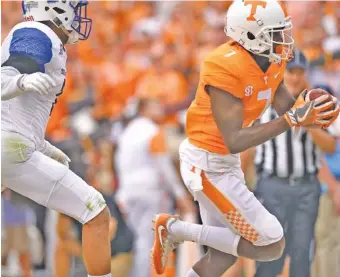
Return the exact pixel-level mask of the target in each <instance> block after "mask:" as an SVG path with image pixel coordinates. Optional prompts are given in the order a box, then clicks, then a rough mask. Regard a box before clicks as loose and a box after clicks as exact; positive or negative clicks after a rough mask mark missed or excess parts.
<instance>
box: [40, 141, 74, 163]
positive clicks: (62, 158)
mask: <svg viewBox="0 0 340 277" xmlns="http://www.w3.org/2000/svg"><path fill="white" fill-rule="evenodd" d="M41 152H42V153H43V154H44V155H46V156H48V157H50V158H51V159H53V160H56V161H57V162H59V163H61V164H63V165H66V166H67V167H69V163H70V162H71V159H70V158H69V157H68V156H67V155H66V154H65V153H64V152H63V151H61V150H60V149H58V148H57V147H55V146H53V145H52V144H50V143H49V142H48V141H46V140H45V145H44V147H43V149H42V150H41Z"/></svg>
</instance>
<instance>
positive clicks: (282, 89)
mask: <svg viewBox="0 0 340 277" xmlns="http://www.w3.org/2000/svg"><path fill="white" fill-rule="evenodd" d="M294 103H295V99H294V97H293V96H292V94H291V93H290V92H289V91H288V89H287V88H286V86H285V84H284V83H283V82H282V83H281V84H280V85H279V87H278V88H277V90H276V93H275V97H274V101H273V104H272V106H273V108H274V109H275V111H276V112H277V114H278V115H280V116H281V115H284V114H285V113H286V112H287V111H289V110H290V109H291V108H292V107H293V106H294Z"/></svg>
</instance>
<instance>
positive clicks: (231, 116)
mask: <svg viewBox="0 0 340 277" xmlns="http://www.w3.org/2000/svg"><path fill="white" fill-rule="evenodd" d="M207 89H208V92H209V94H210V99H211V105H212V112H213V115H214V118H215V121H216V124H217V126H218V128H219V130H220V132H221V134H222V137H223V140H224V142H225V144H226V146H227V147H228V148H229V150H230V152H231V153H233V154H234V153H240V152H242V151H245V150H246V149H248V148H250V147H254V146H257V145H260V144H262V143H264V142H266V141H267V140H270V139H272V138H274V137H276V136H278V135H280V134H281V133H283V132H285V131H287V130H288V129H289V128H290V126H289V124H288V122H287V121H286V119H285V118H284V117H283V116H281V117H279V118H277V119H274V120H272V121H270V122H268V123H264V124H260V125H256V126H251V127H248V128H242V124H243V120H244V107H243V103H242V100H241V99H238V98H236V97H234V96H233V95H231V94H230V93H227V92H225V91H222V90H220V89H217V88H214V87H208V88H207Z"/></svg>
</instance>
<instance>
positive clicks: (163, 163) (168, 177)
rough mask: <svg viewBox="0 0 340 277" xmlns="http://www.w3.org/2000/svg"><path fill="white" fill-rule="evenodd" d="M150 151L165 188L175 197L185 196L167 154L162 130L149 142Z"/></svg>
mask: <svg viewBox="0 0 340 277" xmlns="http://www.w3.org/2000/svg"><path fill="white" fill-rule="evenodd" d="M150 153H151V155H152V157H153V158H154V162H155V163H154V164H155V166H156V167H157V169H158V171H159V172H160V173H161V176H162V177H163V181H164V183H163V184H164V185H165V186H166V187H165V190H166V191H168V192H169V193H171V194H172V195H173V196H175V198H182V197H184V196H185V190H184V188H183V186H182V185H181V182H180V180H179V178H178V176H177V172H176V170H175V167H174V165H173V163H172V160H171V158H170V156H169V154H168V148H167V145H166V140H165V136H164V134H163V133H162V132H159V133H157V134H156V135H155V136H154V137H153V138H152V139H151V142H150Z"/></svg>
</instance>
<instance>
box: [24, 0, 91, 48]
mask: <svg viewBox="0 0 340 277" xmlns="http://www.w3.org/2000/svg"><path fill="white" fill-rule="evenodd" d="M87 5H88V1H86V0H78V1H70V0H45V1H39V0H38V1H29V0H24V1H22V8H23V13H24V20H25V21H38V22H40V21H50V22H52V23H53V24H54V25H55V26H57V27H58V28H60V29H61V30H63V32H64V33H65V34H66V35H67V36H68V41H67V43H75V42H77V41H78V40H86V39H87V38H88V37H89V35H90V33H91V26H92V20H91V19H90V18H88V17H87Z"/></svg>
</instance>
